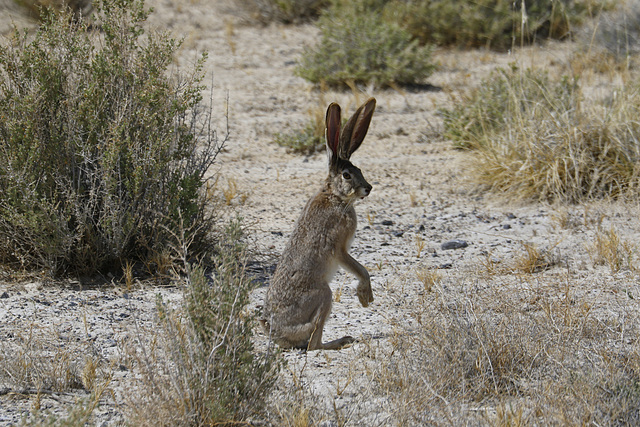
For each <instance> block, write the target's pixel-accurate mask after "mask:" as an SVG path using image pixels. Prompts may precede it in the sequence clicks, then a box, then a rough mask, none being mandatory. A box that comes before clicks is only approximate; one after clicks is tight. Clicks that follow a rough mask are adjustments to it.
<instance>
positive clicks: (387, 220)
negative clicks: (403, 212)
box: [382, 219, 393, 225]
mask: <svg viewBox="0 0 640 427" xmlns="http://www.w3.org/2000/svg"><path fill="white" fill-rule="evenodd" d="M382 225H393V221H391V220H390V219H385V220H384V221H382Z"/></svg>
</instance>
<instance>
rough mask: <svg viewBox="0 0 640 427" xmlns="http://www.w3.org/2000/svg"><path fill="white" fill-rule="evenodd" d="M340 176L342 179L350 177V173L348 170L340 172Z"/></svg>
mask: <svg viewBox="0 0 640 427" xmlns="http://www.w3.org/2000/svg"><path fill="white" fill-rule="evenodd" d="M342 177H343V178H344V179H351V174H350V173H349V172H342Z"/></svg>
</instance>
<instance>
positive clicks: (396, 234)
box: [393, 231, 404, 237]
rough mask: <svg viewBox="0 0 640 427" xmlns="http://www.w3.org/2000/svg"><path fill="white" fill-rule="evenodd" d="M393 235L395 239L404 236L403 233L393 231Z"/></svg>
mask: <svg viewBox="0 0 640 427" xmlns="http://www.w3.org/2000/svg"><path fill="white" fill-rule="evenodd" d="M393 235H394V236H395V237H402V236H404V231H394V232H393Z"/></svg>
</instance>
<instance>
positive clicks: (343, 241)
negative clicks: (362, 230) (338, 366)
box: [263, 98, 376, 350]
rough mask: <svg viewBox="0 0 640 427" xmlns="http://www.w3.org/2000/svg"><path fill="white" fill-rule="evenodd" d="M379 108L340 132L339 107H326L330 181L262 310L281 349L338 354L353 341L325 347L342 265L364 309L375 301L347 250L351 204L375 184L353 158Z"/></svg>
mask: <svg viewBox="0 0 640 427" xmlns="http://www.w3.org/2000/svg"><path fill="white" fill-rule="evenodd" d="M375 108H376V100H375V99H374V98H371V99H369V100H368V101H367V102H365V103H364V104H363V105H362V106H361V107H360V108H358V110H357V111H356V112H355V113H354V114H353V116H352V117H351V118H350V119H349V121H348V122H347V123H346V124H345V125H344V128H342V129H341V127H340V125H341V121H340V120H341V119H340V106H339V105H338V104H335V103H333V104H331V105H329V108H327V118H326V130H325V132H326V140H327V155H328V157H329V176H328V177H327V179H326V181H325V183H324V186H323V187H322V190H320V192H319V193H318V194H316V195H315V196H314V197H313V198H312V199H311V200H309V202H307V204H306V206H305V207H304V210H303V211H302V215H300V218H299V219H298V222H297V223H296V225H295V228H294V230H293V232H292V233H291V239H290V240H289V243H288V244H287V246H286V247H285V249H284V252H283V254H282V258H281V259H280V262H279V264H278V267H277V269H276V271H275V274H274V276H273V279H272V281H271V286H270V287H269V290H268V291H267V297H266V301H265V305H264V319H263V324H264V326H265V328H266V329H267V331H268V332H269V333H270V334H271V337H272V339H273V340H274V341H275V342H276V343H277V344H278V345H279V346H281V347H295V348H306V349H308V350H316V349H327V350H335V349H339V348H341V347H343V346H345V345H347V344H350V343H352V342H353V341H354V339H353V338H352V337H350V336H345V337H342V338H340V339H337V340H334V341H331V342H328V343H323V342H322V329H323V327H324V323H325V322H326V320H327V318H328V317H329V313H330V312H331V301H332V295H331V288H329V282H330V281H331V279H332V278H333V276H334V274H335V273H336V271H337V270H338V267H339V266H341V267H343V268H344V269H346V270H347V271H349V272H351V273H353V274H355V275H356V276H357V277H358V280H359V283H358V288H357V292H358V298H359V299H360V303H361V304H362V305H363V306H364V307H366V306H368V305H369V303H370V302H372V301H373V293H372V292H371V281H370V279H369V273H368V272H367V270H366V269H365V268H364V267H363V266H362V265H361V264H360V263H358V261H356V260H355V259H353V257H351V255H349V253H348V251H349V247H350V246H351V242H352V240H353V235H354V233H355V231H356V225H357V218H356V212H355V210H354V209H353V205H354V204H355V202H356V201H357V200H359V199H364V198H365V197H366V196H368V195H369V193H370V192H371V185H369V183H368V182H367V181H366V180H365V179H364V177H363V176H362V172H361V171H360V169H358V168H357V167H355V166H354V165H353V164H351V162H350V161H349V158H350V157H351V155H352V154H353V152H354V151H356V150H357V149H358V147H360V144H362V141H363V140H364V137H365V135H366V134H367V129H368V128H369V123H371V117H372V116H373V111H374V110H375Z"/></svg>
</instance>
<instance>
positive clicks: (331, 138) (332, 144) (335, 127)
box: [325, 102, 341, 165]
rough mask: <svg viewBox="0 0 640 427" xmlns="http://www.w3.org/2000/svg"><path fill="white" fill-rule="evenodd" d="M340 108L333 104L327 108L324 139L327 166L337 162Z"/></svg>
mask: <svg viewBox="0 0 640 427" xmlns="http://www.w3.org/2000/svg"><path fill="white" fill-rule="evenodd" d="M340 125H341V123H340V106H339V105H338V104H336V103H335V102H332V103H331V105H329V107H328V108H327V119H326V128H325V139H326V140H327V155H328V156H329V164H330V165H331V164H333V163H336V162H337V161H338V155H339V153H338V149H339V146H340Z"/></svg>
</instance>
